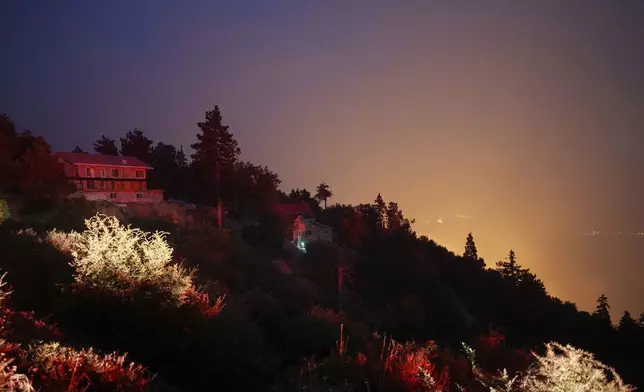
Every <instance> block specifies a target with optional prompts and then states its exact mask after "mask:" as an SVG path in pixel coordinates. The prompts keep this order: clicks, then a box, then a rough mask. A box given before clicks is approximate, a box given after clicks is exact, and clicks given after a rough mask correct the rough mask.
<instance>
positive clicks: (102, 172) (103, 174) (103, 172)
mask: <svg viewBox="0 0 644 392" xmlns="http://www.w3.org/2000/svg"><path fill="white" fill-rule="evenodd" d="M101 178H105V169H101Z"/></svg>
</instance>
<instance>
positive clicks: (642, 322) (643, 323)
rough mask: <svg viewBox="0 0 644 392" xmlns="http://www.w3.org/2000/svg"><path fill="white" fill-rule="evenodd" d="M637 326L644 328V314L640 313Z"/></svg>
mask: <svg viewBox="0 0 644 392" xmlns="http://www.w3.org/2000/svg"><path fill="white" fill-rule="evenodd" d="M637 325H639V326H640V328H644V312H642V313H640V317H639V318H638V319H637Z"/></svg>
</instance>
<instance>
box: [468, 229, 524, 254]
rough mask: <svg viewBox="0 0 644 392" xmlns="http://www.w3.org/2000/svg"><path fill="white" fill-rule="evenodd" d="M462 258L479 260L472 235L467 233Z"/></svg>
mask: <svg viewBox="0 0 644 392" xmlns="http://www.w3.org/2000/svg"><path fill="white" fill-rule="evenodd" d="M513 253H514V252H513ZM463 257H469V258H471V259H474V260H478V259H479V254H478V251H477V250H476V244H475V243H474V237H473V236H472V233H469V234H468V235H467V239H466V240H465V252H463ZM513 257H514V256H513Z"/></svg>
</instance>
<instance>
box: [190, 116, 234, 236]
mask: <svg viewBox="0 0 644 392" xmlns="http://www.w3.org/2000/svg"><path fill="white" fill-rule="evenodd" d="M197 126H198V127H199V129H200V130H201V133H200V134H197V139H198V140H199V141H198V142H197V143H194V144H193V145H192V148H193V149H194V150H195V153H194V154H193V155H192V163H193V166H194V168H195V174H196V177H197V180H198V181H199V183H200V186H202V187H203V189H204V192H203V193H204V196H205V197H206V198H207V199H208V200H209V201H215V202H216V203H217V223H218V225H219V228H221V227H222V205H221V203H222V190H223V189H222V188H223V187H222V183H225V182H231V181H232V180H233V173H234V169H235V164H236V163H237V161H238V160H239V155H240V154H241V149H240V148H239V146H238V144H237V140H235V138H234V136H233V134H232V133H231V132H230V131H229V130H228V125H223V124H222V117H221V112H220V111H219V107H218V106H215V107H214V109H213V110H209V111H207V112H206V119H205V121H204V122H200V123H198V124H197Z"/></svg>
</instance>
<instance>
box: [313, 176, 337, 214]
mask: <svg viewBox="0 0 644 392" xmlns="http://www.w3.org/2000/svg"><path fill="white" fill-rule="evenodd" d="M316 191H317V192H316V193H315V199H316V200H317V201H319V202H321V201H324V208H326V201H327V199H330V198H331V197H332V196H333V192H331V188H330V187H329V186H328V185H327V184H326V183H325V182H321V183H320V185H318V187H317V189H316Z"/></svg>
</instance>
